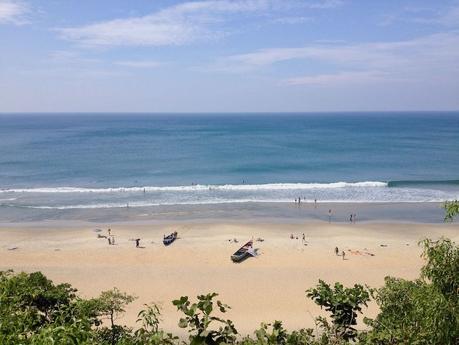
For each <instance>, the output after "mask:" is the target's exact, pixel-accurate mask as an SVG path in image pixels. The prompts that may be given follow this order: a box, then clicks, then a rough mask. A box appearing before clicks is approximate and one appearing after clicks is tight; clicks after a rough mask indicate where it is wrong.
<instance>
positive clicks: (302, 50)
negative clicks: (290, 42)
mask: <svg viewBox="0 0 459 345" xmlns="http://www.w3.org/2000/svg"><path fill="white" fill-rule="evenodd" d="M291 60H299V61H304V66H305V67H307V66H315V63H317V62H320V63H321V66H322V68H325V69H327V68H328V72H324V73H323V74H319V75H318V74H317V73H315V74H312V73H311V74H309V75H302V76H294V77H291V78H288V79H287V80H285V83H287V84H289V85H293V84H296V85H297V84H325V83H330V84H332V83H343V82H350V81H355V82H359V83H363V82H365V83H370V82H382V81H415V80H416V81H424V82H429V81H432V80H434V79H435V80H450V81H451V80H453V79H454V78H456V79H457V78H459V33H456V32H450V33H441V34H434V35H429V36H425V37H420V38H416V39H412V40H406V41H395V42H370V43H360V44H349V43H347V44H346V43H341V44H340V43H338V44H313V45H309V46H305V47H299V48H272V49H264V50H259V51H255V52H252V53H247V54H239V55H233V56H229V57H226V58H223V59H221V60H219V61H218V62H217V63H216V64H215V65H214V66H212V67H211V70H214V71H215V70H217V71H224V72H248V71H252V70H264V69H267V68H269V67H271V68H274V67H275V66H276V65H277V64H280V63H285V62H288V61H291Z"/></svg>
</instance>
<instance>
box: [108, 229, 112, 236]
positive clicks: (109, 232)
mask: <svg viewBox="0 0 459 345" xmlns="http://www.w3.org/2000/svg"><path fill="white" fill-rule="evenodd" d="M111 234H112V229H110V228H108V236H110V235H111Z"/></svg>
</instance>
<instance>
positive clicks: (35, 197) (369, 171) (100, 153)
mask: <svg viewBox="0 0 459 345" xmlns="http://www.w3.org/2000/svg"><path fill="white" fill-rule="evenodd" d="M297 197H301V198H302V199H303V201H306V202H313V200H314V199H317V200H318V201H328V202H343V201H344V202H428V201H444V200H447V199H457V198H459V113H435V112H423V113H355V114H353V113H330V114H326V113H320V114H309V113H308V114H255V115H249V114H227V115H224V114H204V115H203V114H201V115H200V114H189V115H176V114H165V115H157V114H152V115H148V114H142V115H139V114H96V115H91V114H52V115H51V114H33V115H32V114H29V115H27V114H23V115H21V114H2V115H0V206H2V207H26V208H43V209H47V208H50V209H53V208H56V209H72V208H111V207H125V206H127V205H129V207H136V206H154V205H177V204H217V203H229V202H238V203H241V202H257V201H258V202H292V201H293V200H294V199H295V198H297Z"/></svg>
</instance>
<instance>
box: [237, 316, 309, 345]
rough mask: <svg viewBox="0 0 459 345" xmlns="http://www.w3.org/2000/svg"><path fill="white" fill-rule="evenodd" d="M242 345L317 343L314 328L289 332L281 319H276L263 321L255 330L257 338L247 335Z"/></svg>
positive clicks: (304, 344) (302, 344)
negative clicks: (269, 321)
mask: <svg viewBox="0 0 459 345" xmlns="http://www.w3.org/2000/svg"><path fill="white" fill-rule="evenodd" d="M240 344H241V345H256V344H257V345H315V344H318V343H317V342H316V341H315V338H314V335H313V330H312V329H300V330H298V331H293V332H292V333H290V334H289V333H288V332H287V330H286V329H284V328H283V326H282V322H281V321H274V323H273V324H270V323H262V324H261V327H260V328H259V329H258V330H256V331H255V339H252V338H250V337H245V338H244V339H243V340H242V342H241V343H240Z"/></svg>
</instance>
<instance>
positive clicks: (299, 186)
mask: <svg viewBox="0 0 459 345" xmlns="http://www.w3.org/2000/svg"><path fill="white" fill-rule="evenodd" d="M387 185H388V184H387V182H379V181H365V182H332V183H266V184H239V185H236V184H225V185H199V184H198V185H192V186H164V187H161V186H144V187H113V188H80V187H42V188H23V189H2V190H0V193H127V192H143V191H145V192H187V191H190V192H193V191H207V190H223V191H224V190H228V191H229V190H235V191H256V190H308V189H334V188H348V187H356V188H359V187H387Z"/></svg>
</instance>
